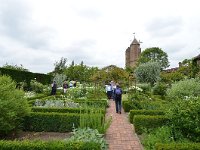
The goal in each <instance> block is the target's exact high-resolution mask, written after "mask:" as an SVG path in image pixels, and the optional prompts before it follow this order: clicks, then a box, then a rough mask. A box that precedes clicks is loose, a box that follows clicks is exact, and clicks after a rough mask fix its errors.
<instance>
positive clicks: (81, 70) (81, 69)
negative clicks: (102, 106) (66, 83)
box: [64, 61, 98, 82]
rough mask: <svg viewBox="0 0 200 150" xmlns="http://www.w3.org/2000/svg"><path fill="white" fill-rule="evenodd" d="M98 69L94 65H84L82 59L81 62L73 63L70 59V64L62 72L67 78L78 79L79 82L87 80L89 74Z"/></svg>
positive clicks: (89, 76)
mask: <svg viewBox="0 0 200 150" xmlns="http://www.w3.org/2000/svg"><path fill="white" fill-rule="evenodd" d="M97 70H98V68H96V67H88V66H86V65H84V63H83V61H82V62H81V64H75V63H74V61H72V63H71V65H70V66H69V67H67V68H66V69H65V71H64V74H65V75H66V76H67V78H68V79H69V80H78V81H80V82H89V81H90V78H91V76H92V75H93V74H94V73H95V72H96V71H97Z"/></svg>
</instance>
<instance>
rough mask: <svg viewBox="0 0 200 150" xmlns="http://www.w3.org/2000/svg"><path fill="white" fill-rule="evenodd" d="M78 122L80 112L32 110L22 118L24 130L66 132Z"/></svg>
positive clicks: (77, 124)
mask: <svg viewBox="0 0 200 150" xmlns="http://www.w3.org/2000/svg"><path fill="white" fill-rule="evenodd" d="M79 124H80V114H73V113H70V114H66V113H65V114H64V113H42V112H32V113H30V114H29V116H26V117H25V118H24V126H23V127H24V130H25V131H39V132H40V131H51V132H68V131H72V129H73V127H75V128H77V127H78V126H79Z"/></svg>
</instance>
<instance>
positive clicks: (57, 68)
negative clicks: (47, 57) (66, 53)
mask: <svg viewBox="0 0 200 150" xmlns="http://www.w3.org/2000/svg"><path fill="white" fill-rule="evenodd" d="M66 63H67V58H63V57H62V58H61V59H60V61H59V62H56V63H55V64H54V66H55V68H54V71H53V72H54V73H58V74H61V73H63V71H64V69H65V68H66V67H67V65H66Z"/></svg>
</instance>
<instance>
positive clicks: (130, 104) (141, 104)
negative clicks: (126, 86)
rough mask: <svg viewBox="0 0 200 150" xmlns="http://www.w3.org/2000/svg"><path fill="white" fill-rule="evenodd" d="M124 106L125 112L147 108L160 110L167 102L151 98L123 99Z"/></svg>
mask: <svg viewBox="0 0 200 150" xmlns="http://www.w3.org/2000/svg"><path fill="white" fill-rule="evenodd" d="M122 104H123V108H124V111H125V112H130V110H132V109H146V110H159V109H161V107H162V106H163V105H164V104H165V102H163V101H150V100H142V101H139V100H133V101H131V100H128V101H123V102H122Z"/></svg>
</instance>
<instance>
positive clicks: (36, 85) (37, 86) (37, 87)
mask: <svg viewBox="0 0 200 150" xmlns="http://www.w3.org/2000/svg"><path fill="white" fill-rule="evenodd" d="M30 86H31V90H32V91H34V92H36V93H42V92H43V89H44V85H43V84H42V83H40V82H37V81H36V80H31V82H30Z"/></svg>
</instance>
